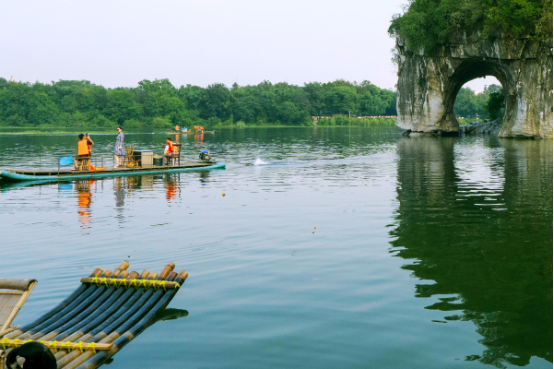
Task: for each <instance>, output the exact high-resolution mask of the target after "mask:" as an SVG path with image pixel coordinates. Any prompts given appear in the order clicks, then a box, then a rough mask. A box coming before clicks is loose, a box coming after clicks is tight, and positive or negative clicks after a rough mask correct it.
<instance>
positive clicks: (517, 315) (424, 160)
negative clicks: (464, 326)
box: [391, 138, 553, 366]
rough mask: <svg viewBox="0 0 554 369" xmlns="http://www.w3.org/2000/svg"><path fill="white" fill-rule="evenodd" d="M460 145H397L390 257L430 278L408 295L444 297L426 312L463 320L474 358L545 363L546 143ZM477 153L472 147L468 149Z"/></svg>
mask: <svg viewBox="0 0 554 369" xmlns="http://www.w3.org/2000/svg"><path fill="white" fill-rule="evenodd" d="M501 144H502V147H501V148H488V149H487V148H485V149H483V148H478V147H477V145H475V147H473V146H464V145H462V144H459V141H458V139H456V138H451V139H449V138H447V139H444V138H443V139H440V140H434V139H402V140H399V142H398V155H399V164H398V201H399V209H398V214H397V216H396V218H397V224H398V226H397V228H396V229H394V230H393V231H392V232H391V235H392V236H394V237H396V238H397V239H396V240H395V241H393V242H392V245H393V247H394V249H396V250H397V251H398V253H397V255H398V256H400V257H402V258H405V259H416V260H418V262H416V263H413V264H412V263H410V264H408V265H406V266H404V267H403V268H404V269H407V270H411V271H413V275H414V276H415V277H417V278H419V279H425V280H432V281H434V282H435V283H434V284H420V285H417V286H416V297H430V296H433V295H444V294H449V295H453V296H456V297H450V298H439V300H440V301H441V302H439V303H435V304H432V305H431V306H428V307H427V308H428V309H435V310H441V311H444V312H448V313H447V314H446V316H445V320H447V321H448V320H471V321H473V323H475V325H476V326H477V332H478V333H479V334H481V335H482V336H483V339H482V340H481V341H480V342H481V343H482V344H483V345H485V346H486V350H485V352H484V353H483V354H481V355H471V356H470V354H476V353H468V357H467V360H474V359H479V360H480V361H481V362H483V363H487V364H493V365H497V366H502V361H507V362H510V363H512V364H516V365H526V364H527V363H529V360H530V357H532V356H537V357H541V358H544V359H546V360H548V361H550V362H551V361H552V200H553V199H552V142H551V141H515V140H511V141H502V143H501ZM478 150H481V151H478Z"/></svg>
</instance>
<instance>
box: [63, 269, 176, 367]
mask: <svg viewBox="0 0 554 369" xmlns="http://www.w3.org/2000/svg"><path fill="white" fill-rule="evenodd" d="M174 267H175V264H173V263H168V264H167V265H166V266H165V267H164V269H163V270H162V272H161V273H160V276H158V278H157V279H158V280H162V279H163V280H167V281H172V280H173V279H174V278H175V276H176V273H173V272H171V271H172V270H173V268H174ZM139 290H141V289H139ZM171 291H174V292H177V290H171ZM165 292H166V291H163V290H157V291H153V290H152V289H148V290H146V291H145V292H144V294H143V295H142V297H141V298H140V299H139V300H138V301H136V303H134V304H129V303H127V304H125V306H124V307H122V308H128V309H127V311H126V312H125V314H123V315H121V316H120V317H119V318H118V319H116V320H115V321H113V323H111V324H109V325H107V326H105V324H104V327H103V330H102V331H101V332H99V333H97V334H96V335H95V336H94V337H93V338H92V339H90V340H89V342H90V341H93V342H98V343H111V342H112V341H114V340H115V339H117V338H118V337H120V336H121V334H123V333H125V331H126V330H127V329H128V328H129V327H131V326H132V325H133V324H135V323H136V321H138V320H140V318H141V317H142V315H144V311H146V310H148V309H149V308H150V307H151V306H152V305H153V304H155V303H156V302H157V301H158V300H159V298H160V297H161V296H162V294H164V293H165ZM105 332H111V333H109V334H106V333H105ZM83 338H84V337H83ZM77 355H78V353H77V354H75V353H74V352H71V353H70V354H68V355H66V357H64V358H63V359H62V360H59V361H58V369H61V368H66V369H72V368H75V367H76V366H78V365H80V364H81V363H83V362H85V361H86V360H87V359H89V358H90V357H91V356H93V355H94V352H92V351H91V350H89V351H87V352H84V353H83V354H81V355H79V356H77Z"/></svg>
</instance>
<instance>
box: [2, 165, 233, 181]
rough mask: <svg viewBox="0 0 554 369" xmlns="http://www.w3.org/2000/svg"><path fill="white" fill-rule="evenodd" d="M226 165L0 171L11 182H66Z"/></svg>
mask: <svg viewBox="0 0 554 369" xmlns="http://www.w3.org/2000/svg"><path fill="white" fill-rule="evenodd" d="M224 168H225V163H213V162H202V161H190V162H188V161H187V162H184V163H183V165H180V166H177V165H176V166H173V165H171V166H169V165H164V166H155V167H150V168H142V167H141V168H107V169H105V170H102V171H93V170H83V171H78V170H71V169H60V170H55V169H50V170H48V169H45V170H22V169H4V170H0V178H5V179H7V180H11V181H50V182H52V181H66V180H75V179H92V178H106V177H124V176H140V175H148V174H163V173H181V172H191V171H203V170H213V169H224Z"/></svg>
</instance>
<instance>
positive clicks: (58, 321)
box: [19, 270, 112, 340]
mask: <svg viewBox="0 0 554 369" xmlns="http://www.w3.org/2000/svg"><path fill="white" fill-rule="evenodd" d="M111 274H112V272H111V271H110V270H105V271H104V273H102V276H101V277H106V278H107V277H109V276H110V275H111ZM87 291H88V290H87ZM102 292H103V288H102V287H98V286H96V288H95V289H94V290H91V291H90V293H89V294H86V296H85V294H83V297H82V298H77V299H75V301H74V302H73V303H72V304H71V305H69V306H68V307H67V308H66V309H64V310H63V311H61V312H59V313H58V314H56V315H54V316H53V317H52V318H50V319H48V320H47V321H46V322H44V323H42V324H41V325H39V326H38V327H36V328H35V332H27V333H25V334H23V335H22V336H21V337H19V339H31V340H37V339H39V338H43V339H50V338H52V337H54V336H55V334H54V335H52V333H48V332H55V330H56V329H57V328H58V327H60V326H61V325H62V324H64V323H67V322H68V321H69V320H71V318H73V317H74V316H75V315H77V314H78V313H79V312H81V311H82V310H83V309H86V307H87V306H88V305H89V304H90V302H91V301H94V300H95V299H96V298H97V297H98V295H99V294H101V293H102ZM45 335H46V336H45Z"/></svg>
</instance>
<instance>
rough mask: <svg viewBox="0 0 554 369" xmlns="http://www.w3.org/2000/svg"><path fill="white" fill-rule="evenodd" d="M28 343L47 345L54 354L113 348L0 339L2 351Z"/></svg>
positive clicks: (77, 343)
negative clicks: (67, 351)
mask: <svg viewBox="0 0 554 369" xmlns="http://www.w3.org/2000/svg"><path fill="white" fill-rule="evenodd" d="M27 342H40V343H42V344H43V345H45V346H46V347H48V348H49V349H50V350H52V351H53V352H56V351H58V350H70V351H73V350H79V351H81V352H84V351H85V350H89V349H90V350H92V351H93V352H95V351H107V350H109V349H111V348H112V346H113V345H112V344H110V343H96V342H82V341H79V342H71V341H66V342H61V341H33V340H26V341H22V340H17V339H16V340H10V339H8V338H2V339H0V346H1V347H2V349H4V350H5V349H7V348H10V347H11V348H13V347H19V346H21V345H23V344H25V343H27Z"/></svg>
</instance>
